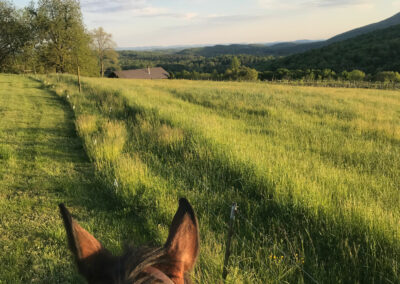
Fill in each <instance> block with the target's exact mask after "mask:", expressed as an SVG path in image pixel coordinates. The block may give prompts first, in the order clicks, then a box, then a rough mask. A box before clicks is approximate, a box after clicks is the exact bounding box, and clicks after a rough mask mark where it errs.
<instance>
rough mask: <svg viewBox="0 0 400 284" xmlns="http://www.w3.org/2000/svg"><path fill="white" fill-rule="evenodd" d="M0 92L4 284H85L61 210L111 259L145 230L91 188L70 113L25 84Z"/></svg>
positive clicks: (1, 78) (0, 273) (10, 82)
mask: <svg viewBox="0 0 400 284" xmlns="http://www.w3.org/2000/svg"><path fill="white" fill-rule="evenodd" d="M0 86H1V87H0V250H1V253H0V263H1V265H0V283H28V282H33V283H35V282H36V283H81V282H82V279H81V278H80V277H79V276H78V275H77V272H76V269H75V267H74V265H73V263H72V257H71V256H70V254H69V252H68V251H67V243H66V239H65V232H64V228H63V226H62V223H61V218H60V217H59V213H58V207H57V204H58V203H60V202H64V203H66V204H67V206H69V208H70V209H71V211H72V212H73V213H74V215H76V216H77V218H78V220H80V221H81V223H82V224H83V226H84V227H86V228H88V229H89V230H90V231H91V232H94V233H95V235H96V236H97V237H98V238H99V239H100V240H102V241H104V243H105V244H106V245H107V246H108V247H109V248H110V249H111V250H114V251H119V250H120V249H121V245H122V240H128V239H131V238H133V237H135V239H136V240H138V241H139V242H140V241H141V240H143V238H142V234H138V233H137V231H138V228H140V226H139V225H138V226H136V227H132V226H131V222H132V221H134V220H135V218H136V217H135V216H133V215H132V214H130V213H129V212H122V211H119V210H117V209H116V208H115V206H113V202H112V199H111V200H110V196H109V194H106V193H104V192H103V191H102V190H101V186H99V185H98V184H96V183H95V182H94V180H95V179H94V172H93V167H92V165H91V163H90V162H89V160H88V159H87V156H86V154H85V152H84V150H83V148H82V144H81V140H80V138H78V137H77V136H76V132H75V126H74V116H73V113H72V111H71V109H70V108H69V106H67V105H66V104H65V103H64V101H63V100H60V98H58V97H57V96H56V95H55V94H54V93H51V92H49V91H47V90H44V89H41V84H40V83H38V82H35V81H32V80H30V79H27V78H24V77H19V76H11V75H0ZM136 223H137V224H140V222H136ZM139 231H140V230H139Z"/></svg>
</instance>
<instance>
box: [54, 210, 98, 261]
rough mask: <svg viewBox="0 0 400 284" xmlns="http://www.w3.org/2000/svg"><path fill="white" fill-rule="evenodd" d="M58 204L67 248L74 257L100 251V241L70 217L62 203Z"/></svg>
mask: <svg viewBox="0 0 400 284" xmlns="http://www.w3.org/2000/svg"><path fill="white" fill-rule="evenodd" d="M58 206H59V207H60V213H61V216H62V219H63V221H64V227H65V230H66V232H67V238H68V244H69V248H70V249H71V251H72V253H73V254H74V256H75V257H76V259H77V260H83V259H85V258H88V257H90V256H92V255H95V254H96V253H98V252H99V251H101V250H102V249H103V246H102V245H101V243H100V242H99V241H98V240H97V239H96V238H95V237H93V236H92V235H91V234H90V233H89V232H88V231H86V230H85V229H84V228H82V227H81V226H80V225H79V224H78V222H76V221H75V220H74V219H73V218H72V217H71V214H70V213H69V211H68V209H67V208H66V207H65V206H64V204H59V205H58Z"/></svg>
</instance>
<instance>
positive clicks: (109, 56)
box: [91, 27, 119, 77]
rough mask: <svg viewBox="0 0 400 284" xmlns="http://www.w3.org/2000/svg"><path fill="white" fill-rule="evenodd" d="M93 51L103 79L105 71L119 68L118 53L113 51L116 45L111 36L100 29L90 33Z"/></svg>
mask: <svg viewBox="0 0 400 284" xmlns="http://www.w3.org/2000/svg"><path fill="white" fill-rule="evenodd" d="M91 37H92V45H93V49H94V50H95V52H96V56H97V59H98V62H99V65H100V76H101V77H104V72H105V70H106V69H109V68H114V69H117V68H119V64H118V53H117V52H116V51H115V49H114V48H115V47H116V46H117V45H116V43H115V42H114V41H113V40H112V35H111V34H109V33H106V32H105V31H104V29H103V28H102V27H100V28H97V29H94V30H93V31H92V32H91Z"/></svg>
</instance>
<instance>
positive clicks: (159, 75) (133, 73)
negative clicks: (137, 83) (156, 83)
mask: <svg viewBox="0 0 400 284" xmlns="http://www.w3.org/2000/svg"><path fill="white" fill-rule="evenodd" d="M108 77H109V78H122V79H168V78H169V73H168V72H167V71H165V70H164V68H162V67H154V68H145V69H132V70H122V71H114V72H112V73H111V74H110V75H109V76H108Z"/></svg>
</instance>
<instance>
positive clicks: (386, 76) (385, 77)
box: [375, 71, 400, 83]
mask: <svg viewBox="0 0 400 284" xmlns="http://www.w3.org/2000/svg"><path fill="white" fill-rule="evenodd" d="M375 79H376V80H377V81H380V82H391V83H396V82H400V74H399V73H398V72H393V71H382V72H379V73H378V74H376V76H375Z"/></svg>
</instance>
